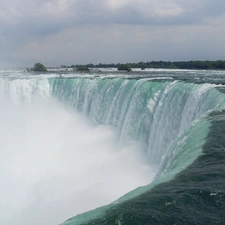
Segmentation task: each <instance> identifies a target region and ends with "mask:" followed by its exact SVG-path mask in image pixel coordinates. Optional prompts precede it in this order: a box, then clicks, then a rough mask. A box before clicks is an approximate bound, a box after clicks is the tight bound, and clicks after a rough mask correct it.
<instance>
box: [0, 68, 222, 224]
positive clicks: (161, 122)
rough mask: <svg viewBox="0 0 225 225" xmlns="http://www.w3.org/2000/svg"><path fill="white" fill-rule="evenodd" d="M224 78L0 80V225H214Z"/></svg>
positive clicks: (182, 73) (10, 75)
mask: <svg viewBox="0 0 225 225" xmlns="http://www.w3.org/2000/svg"><path fill="white" fill-rule="evenodd" d="M224 74H225V73H224V71H214V70H210V71H206V70H204V71H198V70H170V69H146V70H144V71H141V70H138V69H136V70H134V71H133V72H132V73H127V72H120V71H116V70H114V69H103V70H102V71H101V72H99V71H97V70H93V71H92V72H76V71H74V70H70V71H61V72H59V71H58V70H54V69H53V70H52V71H51V72H33V71H24V70H23V69H8V70H1V71H0V107H1V117H0V121H1V127H0V136H1V138H0V146H1V157H0V179H1V186H0V193H1V195H0V197H1V201H0V209H1V212H2V213H1V217H0V223H1V224H7V225H13V224H16V225H30V224H32V225H36V224H37V225H38V224H42V225H56V224H62V225H75V224H139V223H140V224H148V221H150V222H149V223H150V224H171V223H174V222H175V221H179V222H178V223H180V224H181V223H182V224H188V223H189V224H194V223H195V221H197V222H196V223H197V224H198V221H202V212H208V214H207V215H206V216H205V217H204V220H203V222H204V223H205V224H208V223H209V222H212V224H213V221H217V222H218V224H222V221H224V220H223V219H222V218H223V209H224V192H223V191H224V186H223V184H224V178H223V174H222V171H224V149H223V147H222V146H224V140H223V138H220V137H221V136H223V135H224V132H225V131H224V130H223V129H224V128H223V125H224V121H225V119H224V118H225V117H224V115H225V114H224V112H225V111H224V110H225V92H224V90H225V89H224ZM215 124H217V125H215ZM214 157H216V158H217V161H213V159H214ZM187 211H188V216H187V214H186V213H187ZM210 212H211V213H210ZM167 213H169V215H170V219H169V220H167V216H166V215H167ZM186 216H187V217H186Z"/></svg>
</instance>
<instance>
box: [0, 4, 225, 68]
mask: <svg viewBox="0 0 225 225" xmlns="http://www.w3.org/2000/svg"><path fill="white" fill-rule="evenodd" d="M0 39H1V41H0V46H1V48H0V67H4V66H33V64H34V63H36V62H42V63H43V64H44V65H46V66H60V65H61V64H65V65H72V64H86V63H94V64H97V63H111V62H112V63H118V62H124V63H125V62H140V61H145V62H146V61H152V60H169V61H179V60H218V59H223V60H224V59H225V1H224V0H154V1H153V0H1V1H0Z"/></svg>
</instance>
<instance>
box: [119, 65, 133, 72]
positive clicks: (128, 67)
mask: <svg viewBox="0 0 225 225" xmlns="http://www.w3.org/2000/svg"><path fill="white" fill-rule="evenodd" d="M118 70H124V71H127V72H131V71H132V69H131V67H130V65H129V64H121V65H119V67H118Z"/></svg>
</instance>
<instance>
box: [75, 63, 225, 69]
mask: <svg viewBox="0 0 225 225" xmlns="http://www.w3.org/2000/svg"><path fill="white" fill-rule="evenodd" d="M124 65H125V66H124ZM71 67H73V68H76V67H77V66H75V65H72V66H71ZM80 67H85V68H118V70H125V71H128V70H127V69H128V67H129V68H130V69H131V68H141V69H142V70H144V69H146V68H162V69H195V70H225V60H217V61H209V60H207V61H199V60H198V61H194V60H193V61H175V62H170V61H150V62H138V63H129V64H120V63H117V64H113V63H110V64H102V63H99V64H97V65H94V64H91V63H90V64H86V65H78V68H80ZM126 67H127V68H126ZM79 71H84V70H79Z"/></svg>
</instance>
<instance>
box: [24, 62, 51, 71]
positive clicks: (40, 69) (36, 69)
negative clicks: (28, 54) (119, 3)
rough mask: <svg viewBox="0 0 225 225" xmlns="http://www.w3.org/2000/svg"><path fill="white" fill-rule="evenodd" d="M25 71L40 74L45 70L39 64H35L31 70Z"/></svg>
mask: <svg viewBox="0 0 225 225" xmlns="http://www.w3.org/2000/svg"><path fill="white" fill-rule="evenodd" d="M27 71H38V72H42V71H47V68H46V67H45V66H44V65H43V64H41V63H35V64H34V66H33V68H31V69H27Z"/></svg>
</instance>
